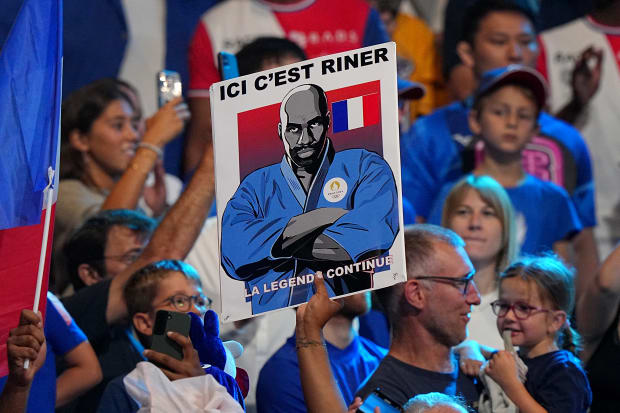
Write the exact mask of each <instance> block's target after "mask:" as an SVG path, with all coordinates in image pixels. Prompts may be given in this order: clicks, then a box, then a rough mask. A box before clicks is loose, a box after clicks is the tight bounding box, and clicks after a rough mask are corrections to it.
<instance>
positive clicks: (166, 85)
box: [157, 70, 183, 107]
mask: <svg viewBox="0 0 620 413" xmlns="http://www.w3.org/2000/svg"><path fill="white" fill-rule="evenodd" d="M182 94H183V85H182V83H181V75H180V74H179V73H178V72H175V71H173V70H162V71H161V72H158V73H157V97H158V103H159V107H162V106H163V105H165V104H166V103H168V102H170V101H171V100H172V99H174V98H177V97H179V96H181V95H182Z"/></svg>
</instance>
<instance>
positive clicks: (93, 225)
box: [55, 209, 156, 295]
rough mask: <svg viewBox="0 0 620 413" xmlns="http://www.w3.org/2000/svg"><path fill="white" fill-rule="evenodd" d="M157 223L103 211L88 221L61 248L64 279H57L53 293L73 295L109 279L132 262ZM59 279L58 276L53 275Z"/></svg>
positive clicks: (134, 213) (127, 213)
mask: <svg viewBox="0 0 620 413" xmlns="http://www.w3.org/2000/svg"><path fill="white" fill-rule="evenodd" d="M155 226H156V221H155V220H154V219H153V218H150V217H148V216H146V215H144V214H142V213H140V212H138V211H132V210H128V209H114V210H106V211H101V212H99V213H97V214H96V215H94V216H92V217H91V218H89V219H88V220H87V221H86V222H84V224H82V226H81V227H80V228H78V229H77V231H76V232H75V233H74V234H73V235H72V236H71V238H70V239H69V241H67V243H66V244H65V247H64V248H63V254H62V259H63V260H64V261H65V264H66V265H65V267H66V274H67V276H65V277H57V278H56V280H55V281H56V283H55V287H56V292H57V293H59V294H61V293H63V292H64V293H65V294H64V295H67V294H66V293H67V292H71V290H70V289H66V288H65V287H66V285H67V284H66V281H65V282H62V280H63V279H64V280H70V281H71V284H72V286H73V291H79V290H81V289H82V288H84V287H87V286H89V285H93V284H96V283H98V282H100V281H103V280H106V279H112V278H114V277H115V276H117V275H118V274H120V273H121V272H123V271H124V270H125V269H126V268H127V267H128V266H129V265H131V264H132V263H133V262H135V261H136V260H137V259H138V257H139V256H140V254H141V253H142V250H143V249H144V246H145V245H146V243H147V242H148V240H149V238H151V235H152V234H153V231H154V230H155ZM56 276H58V275H56Z"/></svg>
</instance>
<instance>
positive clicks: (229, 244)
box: [210, 42, 406, 322]
mask: <svg viewBox="0 0 620 413" xmlns="http://www.w3.org/2000/svg"><path fill="white" fill-rule="evenodd" d="M302 85H312V86H310V87H308V86H302ZM317 86H318V87H317ZM321 89H322V90H321ZM309 90H311V91H312V93H314V94H315V95H317V96H318V95H320V94H321V93H322V92H323V91H324V93H323V95H322V96H324V97H325V96H326V99H327V101H328V106H327V107H328V112H329V113H325V109H324V108H325V106H324V105H323V106H321V108H323V109H319V106H320V103H317V104H316V105H315V106H313V108H315V109H316V110H318V111H319V112H320V113H321V114H320V117H321V119H328V120H326V122H325V125H324V126H327V128H326V132H325V133H324V134H323V135H324V136H327V138H328V139H326V142H327V143H325V146H323V148H324V149H321V152H320V153H321V154H322V155H320V156H319V155H316V158H317V160H315V161H313V162H315V163H316V165H319V164H320V167H319V168H318V170H317V171H316V172H315V173H314V175H312V176H313V177H314V178H312V181H311V182H312V183H311V184H310V186H309V188H305V192H300V190H301V189H303V188H302V186H303V184H301V183H300V182H301V181H300V180H299V179H295V177H296V172H292V171H293V170H295V171H297V170H298V169H292V168H293V167H294V165H293V164H294V163H295V162H296V161H295V160H294V159H298V161H299V160H301V161H300V162H303V159H301V158H303V156H304V155H299V154H297V155H292V153H293V152H292V151H293V150H294V149H290V147H291V146H290V145H291V144H289V146H287V148H289V149H285V146H286V145H285V144H284V143H285V142H288V141H289V139H290V136H291V134H292V133H301V134H308V133H310V134H312V132H311V130H310V128H314V127H316V124H317V122H314V123H312V122H311V121H308V122H307V123H300V124H299V125H302V126H301V127H299V128H297V129H296V128H293V127H291V126H290V125H292V123H291V122H292V120H291V119H293V116H294V115H292V114H291V111H292V110H293V109H291V108H292V107H293V103H289V102H293V101H294V98H295V99H298V100H301V99H302V97H303V94H304V93H305V94H306V95H307V94H308V93H310V92H308V91H309ZM302 91H303V93H302ZM350 94H353V95H356V94H358V95H361V96H353V97H350V96H349V95H350ZM210 97H211V99H210V100H211V119H212V125H213V142H214V151H215V175H216V199H217V215H218V239H219V250H220V268H219V274H220V294H221V302H222V307H221V315H220V318H221V319H222V321H225V322H230V321H235V320H240V319H244V318H248V317H252V316H254V315H258V314H262V313H264V312H267V311H273V310H278V309H282V308H287V307H294V306H297V305H299V304H301V303H303V302H305V301H307V299H309V297H310V296H311V294H312V288H313V287H312V279H313V274H314V273H315V272H316V271H317V268H320V271H321V272H322V273H323V276H324V278H325V280H326V284H327V285H328V290H329V292H330V295H334V296H346V295H350V294H354V293H357V292H360V291H367V290H370V289H378V288H383V287H387V286H390V285H393V284H396V283H399V282H403V281H405V280H406V270H405V254H404V237H403V231H404V227H403V212H402V189H401V180H400V152H399V134H398V103H397V102H398V98H397V86H396V46H395V44H394V43H393V42H390V43H384V44H381V45H376V46H371V47H365V48H361V49H357V50H352V51H349V52H344V53H338V54H333V55H329V56H323V57H320V58H316V59H310V60H306V61H303V62H300V63H295V64H291V65H287V66H282V67H279V68H277V69H272V70H267V71H263V72H258V73H254V74H250V75H247V76H242V77H238V78H234V79H230V80H226V81H222V82H218V83H215V84H213V85H212V86H211V89H210ZM367 98H368V99H367ZM323 99H325V98H323ZM317 100H318V101H320V100H321V98H316V100H315V101H317ZM283 102H284V103H283ZM373 102H374V104H376V107H374V106H373ZM335 103H337V107H336V106H334V104H335ZM281 104H282V105H284V104H286V105H287V106H286V108H285V109H284V110H285V112H286V113H285V114H284V116H285V117H286V116H288V117H287V118H286V120H282V118H281V116H282V115H281V112H280V105H281ZM347 105H348V106H347ZM311 106H312V105H311ZM343 106H344V107H346V108H347V109H345V112H344V119H345V120H344V121H343V111H342V107H343ZM307 108H308V106H304V110H306V109H307ZM336 109H338V110H336ZM310 110H314V109H312V108H311V109H310ZM373 110H376V112H374V113H375V114H373ZM334 111H336V112H337V113H334ZM360 113H361V115H359V114H360ZM358 115H359V116H361V117H362V118H361V120H360V117H359V116H358ZM369 119H370V120H369ZM373 119H374V120H373ZM282 122H285V123H286V124H285V125H281V129H280V130H281V131H282V132H281V133H280V132H279V124H281V123H282ZM343 122H344V124H343ZM365 122H366V123H365ZM372 122H374V124H373V123H372ZM327 123H329V124H327ZM367 123H370V124H371V125H367ZM311 124H312V125H311ZM343 125H344V128H345V129H344V131H342V132H339V133H334V131H335V130H336V128H338V130H339V131H341V130H342V128H343ZM318 128H319V129H318V130H322V129H320V128H321V124H320V122H319V126H318ZM373 128H374V129H373ZM299 130H301V132H299ZM373 131H374V135H373ZM377 135H378V136H379V137H378V138H376V136H377ZM280 136H283V138H280ZM302 139H305V138H300V141H301V140H302ZM356 139H359V140H360V141H361V142H367V141H368V142H371V141H372V142H375V148H376V149H377V150H373V147H370V148H369V147H368V146H369V145H370V146H372V144H366V143H364V144H361V145H360V146H359V147H358V146H357V143H356V141H355V140H356ZM291 142H293V141H291ZM377 142H378V143H377ZM292 145H293V146H294V145H295V144H294V143H293V144H292ZM330 145H331V146H330ZM377 145H378V146H377ZM325 148H331V149H325ZM274 151H275V152H274ZM330 151H331V152H330ZM276 152H277V153H276ZM315 152H316V153H319V152H318V151H315ZM300 153H303V149H302V151H301V152H300ZM295 156H297V158H295ZM312 156H314V155H312ZM300 157H301V158H300ZM319 158H320V159H319ZM240 159H243V161H240ZM264 159H269V162H263V161H262V160H264ZM353 160H354V162H353ZM261 162H263V163H261ZM330 162H331V163H330ZM358 162H359V164H355V163H358ZM290 165H293V167H291V166H290ZM325 165H327V166H325ZM353 165H355V166H358V168H357V170H358V171H357V172H351V171H350V170H351V169H355V168H352V167H351V166H353ZM373 168H375V169H373ZM376 168H379V169H376ZM381 168H383V169H381ZM390 169H391V175H392V176H391V177H390V173H389V172H390ZM287 171H289V172H287ZM386 171H387V173H386ZM287 173H288V174H289V175H287ZM356 174H357V175H356ZM371 174H374V175H372V176H371ZM291 177H292V178H291ZM319 177H320V179H323V181H320V187H318V186H317V187H316V188H315V187H314V186H315V183H316V182H318V181H319ZM378 180H383V181H385V182H383V181H381V182H382V183H378V182H379V181H378ZM367 182H372V183H373V184H366V183H367ZM287 185H288V186H287ZM305 185H306V187H307V186H308V183H305ZM317 185H318V184H317ZM358 185H359V186H358ZM373 185H374V186H373ZM267 186H269V189H266V188H265V187H267ZM295 186H297V187H298V188H295ZM388 187H389V188H390V189H389V190H386V189H385V188H388ZM273 188H277V189H276V192H277V194H276V195H274V192H273ZM368 188H382V189H381V191H387V192H385V193H384V192H377V193H376V194H375V193H373V194H372V195H368V194H367V193H366V192H369V191H370V190H371V189H368ZM373 190H374V189H373ZM364 191H366V192H364ZM377 191H379V190H377ZM300 193H301V194H302V196H301V197H300V195H299V194H300ZM306 193H309V194H310V195H306ZM364 193H366V195H365V198H362V197H363V195H361V194H364ZM274 197H276V198H277V199H275V198H274ZM303 197H306V198H305V202H304V198H303ZM355 197H359V198H358V199H356V198H355ZM311 199H313V201H312V202H314V204H312V205H313V206H309V204H310V202H311V201H310V200H311ZM362 199H363V201H362ZM291 200H292V201H291ZM276 201H277V202H276ZM364 202H367V205H368V207H366V208H367V209H366V210H365V214H366V215H362V212H359V210H361V208H362V206H360V205H366V204H364ZM241 203H242V205H240V204H241ZM354 203H355V204H356V205H355V206H354V205H353V204H354ZM371 203H374V205H372V213H369V211H370V208H371ZM282 204H284V207H282ZM356 206H357V208H356ZM332 207H333V208H332ZM336 207H338V208H340V209H342V210H343V211H344V212H343V214H344V215H343V216H341V217H340V218H338V215H336V216H335V217H331V218H330V217H327V218H326V217H324V216H322V215H321V217H320V218H317V220H325V221H324V222H328V223H329V224H331V225H329V226H327V228H326V227H325V225H323V226H320V224H316V226H311V230H308V222H307V221H304V219H306V220H307V219H310V218H311V216H312V219H314V215H313V214H310V212H313V213H316V214H317V216H318V215H320V214H318V213H321V214H322V213H323V211H327V212H326V213H327V215H330V214H331V213H332V211H337V210H338V208H336ZM278 208H280V209H278ZM390 208H392V209H390ZM227 209H228V210H227ZM384 209H385V210H389V217H388V216H387V215H385V216H384V215H381V214H382V213H383V212H381V211H383V210H384ZM353 211H357V212H356V213H357V214H358V215H353V214H352V212H353ZM252 214H254V215H255V216H256V217H255V218H254V216H253V215H252ZM385 214H388V212H386V213H385ZM348 216H355V217H356V218H358V221H356V222H355V223H353V224H354V225H358V226H363V225H366V224H367V222H366V221H373V222H374V221H375V220H376V221H379V219H381V220H382V221H381V223H384V222H388V221H389V222H391V225H389V227H388V226H385V227H379V226H376V225H375V226H370V224H368V227H367V228H368V230H367V231H365V232H364V231H361V232H360V231H358V232H355V231H353V232H351V227H352V226H354V225H353V224H352V223H348V224H343V225H342V226H340V228H341V229H342V231H339V230H338V229H334V228H335V227H336V226H338V225H339V224H342V223H343V222H344V221H346V217H348ZM359 216H364V217H365V218H364V219H361V220H360V219H359ZM248 217H250V218H248ZM386 217H387V218H386ZM269 220H271V221H269ZM267 221H268V222H267ZM282 222H284V224H282ZM312 222H314V221H312ZM324 222H323V221H321V224H322V223H324ZM261 225H263V226H261ZM313 225H314V224H313ZM345 225H348V227H345ZM373 225H374V224H373ZM377 225H378V224H377ZM385 225H387V224H385ZM257 228H258V229H257ZM283 228H284V229H283ZM300 228H301V230H300ZM317 228H318V229H317ZM322 228H323V229H322ZM358 229H359V228H358ZM370 229H372V231H371V230H370ZM328 230H329V231H331V232H329V231H328ZM222 231H225V232H224V234H222ZM253 231H256V232H255V233H254V232H253ZM270 231H271V232H270ZM304 231H305V232H304ZM321 231H323V232H321ZM347 231H349V232H347ZM390 231H391V234H392V235H391V239H389V240H385V241H384V242H383V243H381V244H380V243H379V241H375V239H374V238H373V241H372V242H373V243H372V246H373V247H374V246H377V249H376V250H375V251H374V255H372V254H373V253H371V252H368V254H371V255H368V254H366V255H363V254H358V255H356V254H354V253H352V252H351V250H355V251H357V252H359V251H361V250H363V248H362V247H363V246H362V247H360V245H358V244H361V243H362V241H361V240H365V239H366V237H368V236H369V235H372V236H373V237H375V236H376V235H375V234H378V233H381V234H383V238H390V237H389V236H385V234H386V233H390ZM309 232H312V233H313V234H314V235H310V238H308V233H309ZM317 233H318V234H321V236H323V235H325V234H327V236H328V238H329V240H332V241H333V240H334V239H336V240H340V239H341V238H338V237H339V236H341V235H342V234H345V235H348V234H350V233H353V234H357V235H356V236H355V237H347V238H346V239H347V240H351V241H352V243H353V244H355V246H354V247H351V248H348V246H347V247H345V248H344V249H345V250H346V252H348V253H349V255H347V256H349V257H353V258H350V259H349V260H348V261H346V262H344V263H343V262H336V263H334V262H331V263H329V265H331V266H332V267H329V265H327V264H325V261H320V262H319V261H308V258H307V257H305V258H299V257H300V256H301V255H303V254H312V257H315V256H317V255H316V254H315V252H316V251H318V250H317V249H316V245H317V244H316V242H317V241H316V239H317V238H318V237H317ZM274 234H275V235H274ZM359 234H363V235H364V236H360V235H359ZM278 235H279V238H278V241H276V242H275V243H274V242H273V239H274V237H276V238H277V237H278ZM289 235H290V236H289ZM345 235H342V236H343V237H344V236H345ZM313 237H314V238H313ZM353 238H356V239H355V240H353ZM308 239H310V240H312V239H314V244H313V243H312V242H310V243H308V241H307V240H308ZM388 241H389V242H388ZM338 242H339V241H337V243H338ZM363 242H365V241H363ZM304 243H305V244H304ZM276 244H277V249H278V253H277V254H276V253H275V252H274V250H275V249H276V246H275V245H276ZM340 244H342V242H340ZM291 245H292V246H291ZM312 245H314V249H313V247H312ZM379 245H382V246H387V247H386V248H379V247H378V246H379ZM300 246H301V247H300ZM338 247H339V246H338V245H336V247H335V248H336V250H338ZM287 248H288V249H287ZM291 248H294V251H302V250H303V251H304V252H303V253H302V252H299V253H297V252H295V253H293V252H291V251H293V250H292V249H291ZM262 252H264V254H263V255H261V253H262ZM317 254H318V253H317ZM257 257H259V258H261V259H260V260H259V259H258V258H257ZM248 263H251V265H250V264H248ZM276 264H277V266H276V267H273V268H272V267H270V265H276ZM326 265H327V266H326ZM351 269H353V270H354V271H355V274H356V275H355V277H358V278H354V277H353V276H352V275H350V274H351V272H350V271H351ZM227 270H228V272H231V273H234V278H233V275H230V276H229V274H228V272H227ZM279 271H280V272H279ZM345 273H346V274H345ZM257 274H258V275H257ZM360 274H362V275H365V277H359V276H360ZM244 277H246V278H244ZM356 280H357V281H356ZM366 280H367V281H366ZM366 283H367V284H368V285H366ZM360 286H361V289H359V288H360ZM274 287H275V289H274ZM308 288H309V289H310V290H308ZM308 291H309V292H308ZM287 294H288V299H286V295H287ZM293 296H295V297H296V298H293ZM300 297H301V298H300ZM261 300H263V301H261ZM270 300H271V301H270ZM300 300H301V301H300Z"/></svg>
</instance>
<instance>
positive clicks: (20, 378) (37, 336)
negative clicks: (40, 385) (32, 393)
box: [6, 310, 47, 387]
mask: <svg viewBox="0 0 620 413" xmlns="http://www.w3.org/2000/svg"><path fill="white" fill-rule="evenodd" d="M6 344H7V346H6V347H7V356H8V362H9V378H8V381H10V382H11V383H12V384H13V385H15V386H19V387H28V386H30V384H31V383H32V379H33V378H34V375H35V373H36V372H37V371H38V370H39V369H40V368H41V366H42V365H43V363H44V362H45V356H46V353H47V345H46V342H45V335H44V334H43V322H42V321H41V315H40V314H37V313H34V312H32V311H30V310H22V313H21V315H20V317H19V325H18V326H17V327H16V328H14V329H12V330H11V331H10V333H9V338H8V340H7V343H6ZM26 360H30V361H29V363H30V367H29V368H28V369H24V363H25V362H26Z"/></svg>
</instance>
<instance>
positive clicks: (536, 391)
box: [485, 256, 592, 413]
mask: <svg viewBox="0 0 620 413" xmlns="http://www.w3.org/2000/svg"><path fill="white" fill-rule="evenodd" d="M573 278H574V272H573V271H571V270H569V269H567V268H566V267H565V266H564V264H563V263H562V262H561V261H560V260H559V259H557V258H555V257H554V256H543V257H528V258H523V259H520V260H519V261H517V262H515V263H513V264H512V265H511V266H509V267H508V268H507V269H506V271H504V272H503V273H502V274H501V275H500V279H499V299H498V300H497V301H495V302H493V303H492V308H493V311H494V312H495V313H496V314H497V329H498V330H499V332H500V334H502V333H504V332H505V331H510V336H511V338H512V343H513V344H514V345H515V346H518V347H519V356H520V357H521V359H522V360H523V362H524V363H525V365H526V366H527V367H528V372H527V376H526V379H525V383H521V382H520V381H519V378H518V375H517V364H516V361H515V356H514V355H513V354H512V353H511V352H509V351H498V352H496V353H495V354H494V355H493V356H492V357H491V359H490V360H489V361H488V366H487V367H486V370H485V372H486V374H487V375H488V376H490V377H491V378H492V379H493V380H494V381H495V382H497V384H499V385H500V386H501V388H502V389H503V391H504V392H505V394H506V395H507V396H508V398H510V400H512V402H513V403H514V404H515V405H516V407H517V408H518V409H519V411H520V412H521V413H529V412H562V413H573V412H575V413H585V412H586V411H587V410H588V407H589V406H590V404H591V402H592V392H591V391H590V385H589V382H588V379H587V377H586V374H585V372H584V371H583V369H582V368H581V364H580V361H579V359H577V357H576V355H577V352H578V350H579V345H578V344H579V335H578V334H577V332H576V331H575V330H573V328H572V327H571V326H570V322H569V320H568V314H571V313H572V311H573V308H574V305H575V290H574V287H573Z"/></svg>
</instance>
